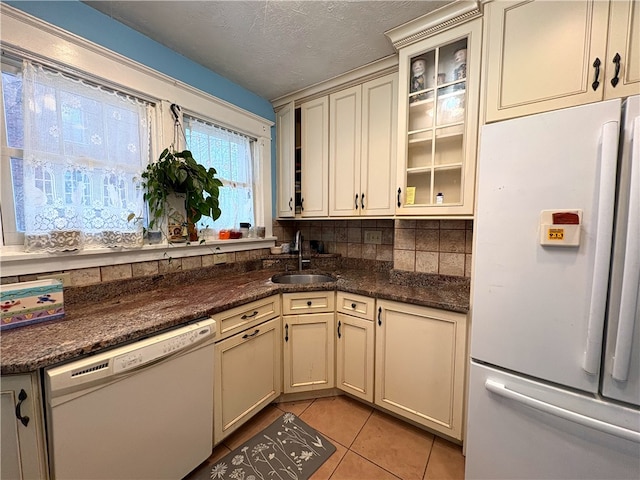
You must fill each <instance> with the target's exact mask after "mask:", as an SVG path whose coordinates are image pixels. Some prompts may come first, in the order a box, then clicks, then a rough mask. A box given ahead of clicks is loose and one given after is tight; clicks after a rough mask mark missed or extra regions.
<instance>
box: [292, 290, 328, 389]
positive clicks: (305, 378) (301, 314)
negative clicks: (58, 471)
mask: <svg viewBox="0 0 640 480" xmlns="http://www.w3.org/2000/svg"><path fill="white" fill-rule="evenodd" d="M282 313H283V316H282V326H283V332H282V340H283V342H282V344H283V374H282V377H283V384H284V393H296V392H309V391H313V390H322V389H326V388H333V387H334V386H335V374H334V369H335V363H334V358H335V354H334V335H335V333H334V331H335V292H301V293H285V294H283V295H282Z"/></svg>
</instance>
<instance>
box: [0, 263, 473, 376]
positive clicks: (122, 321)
mask: <svg viewBox="0 0 640 480" xmlns="http://www.w3.org/2000/svg"><path fill="white" fill-rule="evenodd" d="M276 273H282V271H281V270H278V271H276V270H270V269H259V270H252V271H245V272H235V271H221V272H218V273H217V275H216V276H215V277H214V278H196V279H192V280H191V281H189V282H185V283H184V284H182V285H180V284H178V285H176V284H175V283H171V282H168V283H167V282H165V281H161V280H158V279H151V280H147V281H146V283H144V284H143V285H140V284H137V285H136V288H133V287H131V288H129V289H127V288H126V285H124V286H123V285H119V284H118V283H117V282H113V285H111V287H110V286H109V285H104V284H102V285H100V288H93V289H88V290H86V291H84V292H83V293H82V295H80V294H78V293H77V292H76V293H74V292H67V289H65V317H64V318H63V319H60V320H55V321H51V322H46V323H41V324H35V325H30V326H25V327H21V328H16V329H12V330H6V331H4V332H2V334H1V336H0V364H1V372H0V373H1V374H2V375H6V374H17V373H26V372H31V371H35V370H37V369H39V368H43V367H47V366H50V365H54V364H57V363H60V362H64V361H68V360H71V359H73V358H76V357H80V356H83V355H86V354H91V353H95V352H98V351H100V350H103V349H106V348H110V347H113V346H116V345H119V344H122V343H126V342H130V341H133V340H137V339H140V338H143V337H145V336H148V335H151V334H153V333H156V332H159V331H161V330H164V329H167V328H170V327H174V326H177V325H180V324H183V323H186V322H189V321H192V320H195V319H198V318H201V317H206V316H209V315H212V314H215V313H218V312H221V311H224V310H227V309H229V308H233V307H236V306H239V305H243V304H245V303H248V302H251V301H254V300H258V299H260V298H264V297H267V296H269V295H274V294H278V293H280V292H301V291H302V292H304V291H317V290H334V289H335V290H338V291H344V292H350V293H357V294H360V295H367V296H370V297H375V298H380V299H387V300H396V301H400V302H405V303H412V304H416V305H423V306H428V307H434V308H440V309H444V310H450V311H455V312H461V313H466V312H467V311H468V308H469V282H468V279H461V278H457V277H440V276H437V275H434V276H431V277H425V278H427V280H426V281H425V280H424V278H423V279H422V280H421V281H420V282H417V283H419V284H420V286H408V284H413V285H415V284H416V282H415V281H412V280H410V279H407V278H403V275H402V274H399V275H394V272H393V271H392V272H372V271H365V270H347V269H343V270H336V271H334V272H332V274H333V275H334V276H336V277H337V278H338V281H337V282H335V283H321V284H313V285H282V284H278V285H276V284H274V283H272V282H271V280H270V278H271V276H272V275H274V274H276ZM113 290H117V292H116V293H114V292H113ZM110 291H111V293H110ZM100 292H103V293H100Z"/></svg>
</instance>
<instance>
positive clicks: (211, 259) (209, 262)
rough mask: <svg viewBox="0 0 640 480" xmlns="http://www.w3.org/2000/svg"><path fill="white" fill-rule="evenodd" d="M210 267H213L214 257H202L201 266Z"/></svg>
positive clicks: (212, 255)
mask: <svg viewBox="0 0 640 480" xmlns="http://www.w3.org/2000/svg"><path fill="white" fill-rule="evenodd" d="M212 265H215V255H214V254H211V255H202V266H203V267H211V266H212Z"/></svg>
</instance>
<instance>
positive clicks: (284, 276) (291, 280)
mask: <svg viewBox="0 0 640 480" xmlns="http://www.w3.org/2000/svg"><path fill="white" fill-rule="evenodd" d="M336 280H337V278H335V277H332V276H331V275H326V274H324V273H302V272H292V273H279V274H277V275H274V276H273V277H271V281H272V282H273V283H287V284H308V283H326V282H335V281H336Z"/></svg>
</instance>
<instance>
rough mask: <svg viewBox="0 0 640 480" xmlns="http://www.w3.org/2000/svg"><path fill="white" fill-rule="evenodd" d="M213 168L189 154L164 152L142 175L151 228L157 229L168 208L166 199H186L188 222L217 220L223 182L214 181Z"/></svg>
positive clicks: (187, 152)
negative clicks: (174, 196) (180, 196)
mask: <svg viewBox="0 0 640 480" xmlns="http://www.w3.org/2000/svg"><path fill="white" fill-rule="evenodd" d="M216 173H217V172H216V170H215V168H213V167H210V168H208V169H207V168H205V167H204V166H202V165H200V164H199V163H198V162H197V161H196V160H195V159H194V158H193V155H192V154H191V152H190V151H189V150H183V151H182V152H175V151H174V150H173V148H165V149H164V151H163V152H162V153H161V154H160V158H159V159H158V161H157V162H155V163H150V164H149V165H148V166H147V169H146V170H145V171H144V172H143V173H142V179H143V186H144V188H145V193H144V200H145V201H146V202H147V204H148V205H149V213H150V214H151V218H150V219H149V228H150V229H152V228H153V227H154V226H155V225H157V223H158V220H159V219H160V218H162V217H163V216H164V214H165V213H166V208H167V195H169V194H170V193H181V194H184V195H185V201H184V204H185V208H186V211H187V218H188V220H189V221H190V222H192V223H196V222H197V221H199V220H200V218H202V217H203V216H205V217H211V218H212V219H213V220H217V219H218V218H219V217H220V214H221V213H222V212H221V211H220V206H219V201H218V196H219V188H220V187H222V182H221V181H220V180H219V179H218V178H216V177H215V175H216Z"/></svg>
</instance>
